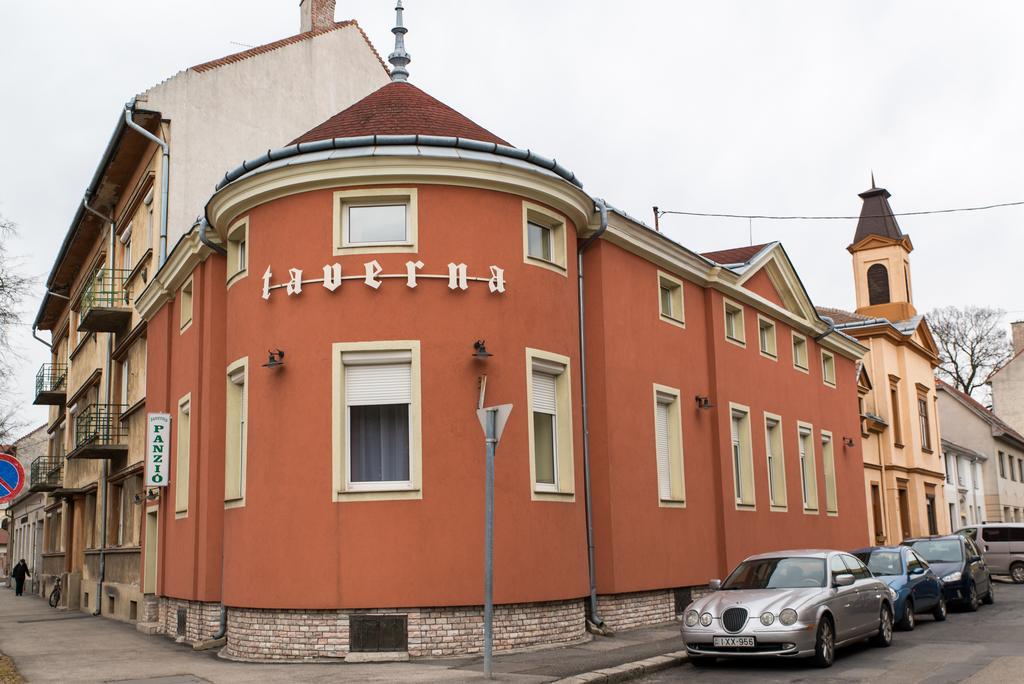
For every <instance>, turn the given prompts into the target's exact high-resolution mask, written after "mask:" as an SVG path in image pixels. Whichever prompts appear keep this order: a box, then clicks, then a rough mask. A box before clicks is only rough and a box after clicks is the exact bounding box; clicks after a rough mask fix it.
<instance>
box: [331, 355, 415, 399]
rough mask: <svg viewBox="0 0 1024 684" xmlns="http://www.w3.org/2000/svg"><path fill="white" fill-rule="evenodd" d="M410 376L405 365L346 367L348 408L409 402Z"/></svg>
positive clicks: (408, 366)
mask: <svg viewBox="0 0 1024 684" xmlns="http://www.w3.org/2000/svg"><path fill="white" fill-rule="evenodd" d="M411 387H412V373H411V369H410V365H409V364H407V363H392V364H387V365H378V366H346V367H345V401H346V403H347V404H348V405H349V406H373V405H378V404H409V403H412V389H411Z"/></svg>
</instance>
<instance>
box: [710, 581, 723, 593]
mask: <svg viewBox="0 0 1024 684" xmlns="http://www.w3.org/2000/svg"><path fill="white" fill-rule="evenodd" d="M721 588H722V580H720V579H713V580H711V581H710V582H708V589H710V590H711V591H718V590H719V589H721Z"/></svg>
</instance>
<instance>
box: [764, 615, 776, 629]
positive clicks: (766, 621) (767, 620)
mask: <svg viewBox="0 0 1024 684" xmlns="http://www.w3.org/2000/svg"><path fill="white" fill-rule="evenodd" d="M773 622H775V616H774V615H772V614H771V613H761V624H762V625H764V626H765V627H771V625H772V623H773Z"/></svg>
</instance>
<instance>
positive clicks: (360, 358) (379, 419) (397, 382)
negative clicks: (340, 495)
mask: <svg viewBox="0 0 1024 684" xmlns="http://www.w3.org/2000/svg"><path fill="white" fill-rule="evenodd" d="M342 362H343V363H344V365H345V406H346V430H345V432H346V434H347V435H348V444H347V451H348V459H347V469H348V472H347V477H346V480H347V482H348V484H349V488H350V489H352V490H359V489H381V488H395V489H408V488H410V487H411V486H412V477H411V468H410V459H409V454H410V434H411V430H410V418H411V412H410V407H411V404H412V355H411V353H410V352H407V351H395V352H376V353H347V354H344V355H343V357H342Z"/></svg>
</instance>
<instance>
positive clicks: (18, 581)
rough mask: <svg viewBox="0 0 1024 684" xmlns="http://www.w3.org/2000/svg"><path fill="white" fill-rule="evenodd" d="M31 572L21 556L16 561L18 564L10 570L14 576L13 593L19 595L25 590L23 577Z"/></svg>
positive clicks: (28, 575)
mask: <svg viewBox="0 0 1024 684" xmlns="http://www.w3.org/2000/svg"><path fill="white" fill-rule="evenodd" d="M31 574H32V573H30V572H29V571H28V563H26V562H25V559H24V558H22V559H21V560H20V561H18V564H17V565H15V566H14V570H11V577H13V578H14V595H15V596H21V594H22V592H23V591H24V590H25V578H26V577H30V576H31Z"/></svg>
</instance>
